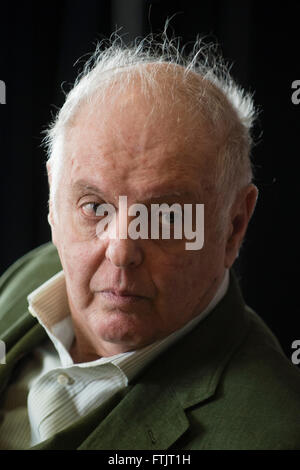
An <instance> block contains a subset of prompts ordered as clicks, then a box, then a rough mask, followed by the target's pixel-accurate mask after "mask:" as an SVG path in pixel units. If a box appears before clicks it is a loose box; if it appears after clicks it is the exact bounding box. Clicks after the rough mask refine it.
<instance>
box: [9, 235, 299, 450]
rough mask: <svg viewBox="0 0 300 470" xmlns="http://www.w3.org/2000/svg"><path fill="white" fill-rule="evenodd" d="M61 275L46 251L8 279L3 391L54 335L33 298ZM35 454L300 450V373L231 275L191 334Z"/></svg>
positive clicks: (26, 259) (17, 265)
mask: <svg viewBox="0 0 300 470" xmlns="http://www.w3.org/2000/svg"><path fill="white" fill-rule="evenodd" d="M60 269H61V265H60V262H59V259H58V255H57V251H56V249H55V247H54V246H53V245H52V244H46V245H44V246H42V247H40V248H37V249H36V250H34V251H32V252H30V253H29V254H27V255H25V256H24V257H23V258H21V259H20V260H19V261H17V262H16V263H15V264H14V265H13V266H11V267H10V268H9V270H8V271H7V272H6V273H5V274H4V275H3V276H2V278H1V279H0V337H1V339H2V340H4V341H5V343H6V347H7V354H6V364H5V365H0V394H2V393H5V388H6V386H7V383H8V381H9V378H10V377H11V376H12V374H13V373H14V368H15V367H16V365H17V364H18V361H19V359H20V358H21V357H23V356H24V355H26V353H27V352H29V351H30V350H32V349H33V348H35V347H36V346H37V345H38V344H39V343H40V342H41V341H42V340H43V339H45V337H46V333H45V332H44V330H43V328H42V327H41V326H40V325H39V323H38V322H37V321H36V319H34V318H33V317H32V316H31V315H30V314H29V312H28V310H27V301H26V296H27V294H28V293H29V292H31V291H32V290H34V289H35V288H36V287H37V286H39V285H40V284H42V283H43V282H44V281H45V280H47V279H48V278H49V277H51V276H52V275H53V274H55V273H56V272H57V271H59V270H60ZM0 398H1V395H0ZM0 434H1V421H0ZM35 448H36V449H106V450H107V449H109V450H123V449H130V450H133V449H138V450H141V449H152V450H155V449H161V450H162V449H177V450H180V449H181V450H191V449H300V373H299V370H298V368H297V367H295V366H294V365H293V364H292V363H291V361H290V360H289V359H287V358H286V357H285V356H284V354H283V352H282V350H281V348H280V346H279V344H278V341H277V340H276V338H275V337H274V336H273V334H272V333H271V332H270V330H269V329H268V328H267V326H266V325H265V324H264V323H263V322H262V320H261V319H260V318H259V317H258V316H257V315H256V314H255V313H254V312H253V311H252V310H251V309H249V308H248V307H247V306H246V305H245V303H244V301H243V298H242V295H241V293H240V290H239V287H238V283H237V280H236V278H235V276H234V274H233V273H232V272H231V277H230V286H229V289H228V292H227V294H226V295H225V297H224V298H223V299H222V300H221V302H220V303H219V304H218V305H217V307H215V309H214V310H213V311H212V312H211V313H210V315H208V317H206V318H205V319H204V320H203V322H201V323H199V325H198V326H196V327H195V329H194V330H193V331H192V332H190V333H188V334H187V335H186V336H184V337H183V338H181V339H180V340H179V342H177V343H176V344H174V345H173V346H171V347H170V349H168V350H167V351H165V352H164V353H163V354H161V355H160V356H159V357H158V358H157V359H155V360H154V361H153V362H152V363H151V364H150V365H149V366H148V367H147V368H146V369H145V370H144V371H143V372H142V373H141V374H140V375H139V376H138V377H137V378H136V379H135V380H134V381H133V382H132V383H131V384H130V385H129V386H128V387H126V389H125V390H123V391H122V392H118V393H117V394H115V395H114V396H113V397H112V398H111V399H110V400H109V401H108V402H106V403H105V404H104V405H102V406H99V407H98V408H97V409H96V410H94V411H92V412H91V413H90V414H88V415H87V416H85V417H83V418H81V419H80V420H78V421H76V423H74V424H73V425H72V426H70V427H68V428H67V429H65V430H64V431H62V432H59V433H57V434H56V435H55V436H54V437H53V438H50V439H48V440H47V441H45V442H43V443H42V444H39V445H38V446H36V447H35Z"/></svg>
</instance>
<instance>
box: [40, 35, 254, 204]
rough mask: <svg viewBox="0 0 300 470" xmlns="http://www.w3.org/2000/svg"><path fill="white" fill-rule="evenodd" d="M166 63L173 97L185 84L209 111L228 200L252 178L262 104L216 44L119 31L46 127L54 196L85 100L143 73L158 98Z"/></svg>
mask: <svg viewBox="0 0 300 470" xmlns="http://www.w3.org/2000/svg"><path fill="white" fill-rule="evenodd" d="M104 46H105V47H104ZM148 64H149V66H148ZM162 64H164V66H165V67H167V71H168V70H170V71H171V72H172V73H170V74H169V75H172V74H173V76H175V80H174V88H173V92H172V97H173V96H177V95H178V90H179V89H180V90H181V91H182V90H183V91H184V95H185V98H187V105H190V111H191V112H196V113H197V111H198V112H199V113H200V114H201V115H202V117H203V115H204V117H205V118H206V120H207V122H208V123H209V124H210V127H211V129H212V131H213V132H214V136H215V138H214V140H215V141H216V142H218V152H217V153H218V161H219V162H220V164H219V165H217V168H216V182H217V185H218V186H217V187H218V194H219V195H220V197H222V198H223V202H224V201H225V199H226V198H227V196H228V195H231V196H232V197H234V195H235V194H236V190H238V189H240V188H241V187H243V186H244V185H245V184H247V183H248V182H250V181H251V179H252V176H253V175H252V167H251V160H250V153H251V147H252V143H253V142H252V136H251V129H252V126H253V122H254V119H255V117H256V110H255V107H254V104H253V99H252V96H251V95H250V94H249V93H246V92H245V91H244V90H243V89H242V88H241V87H240V86H238V85H237V84H236V83H235V81H234V80H233V79H232V77H231V75H230V73H229V68H228V66H227V64H226V63H225V62H224V60H223V59H222V58H221V56H220V55H219V54H218V53H217V48H216V46H215V45H207V44H204V42H203V40H202V39H199V38H197V39H196V41H195V43H194V47H193V50H192V52H191V53H189V54H187V55H186V54H185V48H181V47H180V45H179V40H177V39H169V38H167V35H166V34H165V33H164V34H163V36H162V40H160V41H159V40H157V39H156V38H154V37H153V35H150V36H147V37H146V38H144V39H140V40H136V41H135V43H134V44H131V45H125V44H124V43H123V41H122V39H121V38H120V37H118V35H117V34H114V35H113V36H112V38H111V39H110V40H109V42H108V44H107V43H106V41H102V42H101V43H99V44H98V45H97V46H96V50H95V52H94V53H93V55H92V56H91V57H90V59H89V60H88V61H87V62H86V64H85V65H84V68H83V71H82V72H81V73H80V74H79V76H78V77H77V79H76V81H75V84H74V86H73V88H72V89H71V91H70V92H69V93H68V94H67V95H66V100H65V103H64V105H63V106H62V108H61V109H60V111H59V112H58V114H57V116H56V118H55V120H54V121H53V123H52V124H51V125H50V126H49V129H48V130H47V131H46V137H45V139H44V143H45V145H46V147H47V152H48V157H49V162H50V163H51V175H52V184H51V194H50V198H52V200H53V198H54V195H55V194H56V192H57V189H58V184H59V176H60V173H61V168H62V162H63V153H64V152H63V147H64V136H65V131H66V129H67V128H68V126H70V125H71V124H72V121H73V119H74V117H75V116H76V114H77V112H78V110H79V108H80V107H81V105H82V104H84V103H93V101H94V98H95V95H96V96H97V98H100V99H101V97H102V98H103V97H104V96H105V94H107V91H108V90H109V89H112V87H114V90H113V94H115V93H117V92H118V90H117V89H118V87H116V86H115V85H118V84H120V82H121V84H120V86H119V92H120V90H121V89H122V90H124V89H125V90H126V87H129V86H130V85H131V84H132V82H133V81H134V80H135V79H136V76H137V75H138V77H139V80H140V83H141V89H142V90H143V92H145V93H146V92H147V90H148V91H149V90H151V92H152V93H153V94H154V98H155V97H156V98H158V97H159V96H160V93H162V88H163V86H164V85H163V83H162V80H161V79H159V73H158V72H159V70H161V66H162ZM178 66H179V67H178ZM120 74H122V80H121V81H120ZM159 101H160V100H159V99H156V100H154V103H156V104H157V106H158V105H159ZM228 197H229V196H228ZM230 200H232V198H230ZM53 202H54V201H53ZM53 205H54V204H53Z"/></svg>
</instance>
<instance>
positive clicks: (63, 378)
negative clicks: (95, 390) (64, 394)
mask: <svg viewBox="0 0 300 470" xmlns="http://www.w3.org/2000/svg"><path fill="white" fill-rule="evenodd" d="M57 382H58V383H59V385H69V384H70V383H72V382H73V380H72V379H71V377H69V376H68V375H67V374H59V375H58V377H57Z"/></svg>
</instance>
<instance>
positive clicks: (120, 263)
mask: <svg viewBox="0 0 300 470" xmlns="http://www.w3.org/2000/svg"><path fill="white" fill-rule="evenodd" d="M106 258H107V259H108V260H109V261H110V262H111V263H112V264H114V265H115V266H117V267H118V268H126V267H130V268H133V267H137V266H139V265H140V264H141V263H142V260H143V254H142V251H141V247H140V246H139V242H138V240H131V239H130V238H126V239H124V240H123V239H119V238H117V239H116V240H109V242H108V246H107V249H106Z"/></svg>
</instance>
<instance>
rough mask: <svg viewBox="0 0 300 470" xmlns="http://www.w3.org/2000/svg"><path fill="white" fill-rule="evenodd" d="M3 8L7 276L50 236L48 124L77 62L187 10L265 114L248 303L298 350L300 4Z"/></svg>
mask: <svg viewBox="0 0 300 470" xmlns="http://www.w3.org/2000/svg"><path fill="white" fill-rule="evenodd" d="M0 10H1V25H0V28H1V29H0V79H1V80H4V81H5V83H6V87H7V104H6V105H0V129H1V130H0V137H1V140H0V155H1V166H0V168H1V173H0V174H1V176H0V185H1V186H0V187H1V193H0V197H1V219H0V220H1V232H0V233H1V235H0V236H1V240H0V249H1V257H0V274H1V273H2V272H3V271H4V270H5V269H6V268H7V267H8V266H9V265H10V264H11V263H12V262H14V261H15V260H16V259H17V258H19V257H20V256H21V255H23V254H24V253H26V252H27V251H29V250H30V249H32V248H34V247H36V246H38V245H40V244H41V243H44V242H46V241H48V240H50V231H49V227H48V224H47V197H48V194H47V193H48V186H47V179H46V172H45V154H44V151H43V149H42V148H41V139H42V135H41V131H42V130H43V129H44V128H45V126H46V125H47V123H48V122H49V120H50V119H51V116H52V114H53V112H54V111H55V110H56V109H57V107H60V106H61V105H62V103H63V100H64V95H63V92H62V90H61V85H62V83H64V89H66V90H68V89H69V85H68V84H70V83H72V82H73V81H74V79H75V77H76V74H77V72H78V71H79V70H80V64H79V65H78V64H77V65H76V66H74V63H75V62H76V60H77V59H78V58H79V57H82V56H83V55H84V54H87V53H90V52H92V51H93V49H94V44H95V42H96V41H97V40H100V39H102V38H103V37H107V36H109V35H110V34H111V32H112V31H114V30H115V28H116V26H118V27H122V30H121V31H120V34H121V35H124V40H125V41H130V40H132V39H134V38H135V37H137V36H142V35H144V34H146V33H149V32H150V31H152V32H154V33H155V32H159V31H162V30H163V27H164V24H165V20H166V19H167V18H170V17H172V16H173V15H174V14H175V13H176V15H175V16H173V18H172V20H171V29H173V32H174V34H175V35H176V36H180V37H181V38H182V44H185V43H187V42H189V41H193V39H195V37H196V35H197V34H200V35H201V36H207V40H213V41H217V42H218V43H219V44H220V46H221V50H222V52H223V55H224V56H225V58H226V59H227V60H229V62H232V63H233V68H232V73H233V76H234V78H235V79H236V80H237V81H238V82H239V83H240V84H241V85H242V86H243V87H245V88H246V89H248V90H250V91H254V92H255V102H256V105H257V106H258V107H259V108H260V110H261V112H260V118H259V122H258V126H257V128H256V129H255V134H256V136H257V139H258V140H259V144H258V145H257V146H256V147H255V148H254V151H253V162H254V165H255V168H256V170H255V173H256V178H255V182H256V184H257V186H258V188H259V190H260V195H259V201H258V204H257V208H256V212H255V216H254V217H253V219H252V221H251V224H250V227H249V231H248V236H247V239H246V242H245V244H244V247H243V250H242V252H241V255H240V258H239V260H238V265H237V270H238V273H239V276H240V278H241V284H242V288H243V292H244V295H245V298H246V301H247V302H248V303H249V304H250V305H251V306H252V307H253V308H254V309H255V310H256V311H257V312H258V313H259V314H260V315H261V317H263V318H264V320H265V321H266V322H267V324H268V325H269V326H270V327H271V328H272V330H273V331H274V332H275V333H276V335H277V336H278V338H279V340H280V342H281V344H282V345H283V347H284V350H285V352H286V354H287V355H288V356H289V357H290V356H291V354H292V352H293V350H292V349H291V343H292V342H293V341H294V340H295V339H300V319H299V307H298V301H297V290H298V284H299V275H298V272H299V268H298V262H299V256H298V255H299V251H298V239H299V228H298V225H299V223H298V218H299V215H298V214H299V210H298V195H299V164H298V161H299V151H298V148H299V139H300V137H299V118H300V105H299V106H296V105H294V104H293V103H292V101H291V95H292V88H291V84H292V82H293V81H294V80H297V79H300V65H299V55H300V54H299V49H300V38H299V24H300V14H299V13H300V8H299V6H298V5H297V2H296V1H295V2H278V3H275V2H274V3H271V2H258V1H250V0H248V1H247V0H244V1H238V0H236V1H229V0H227V1H225V0H223V1H217V0H214V1H208V0H206V1H197V2H191V1H187V0H185V1H174V0H172V1H171V0H170V1H169V0H165V1H163V0H161V1H160V0H156V1H146V0H113V1H108V0H98V1H94V0H86V1H83V0H72V1H67V0H64V1H62V0H60V1H53V0H52V1H51V2H50V1H43V2H34V1H26V2H21V1H20V2H16V1H11V2H8V1H5V2H2V3H1V6H0ZM261 133H262V134H261ZM260 134H261V135H260ZM229 327H230V326H229Z"/></svg>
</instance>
